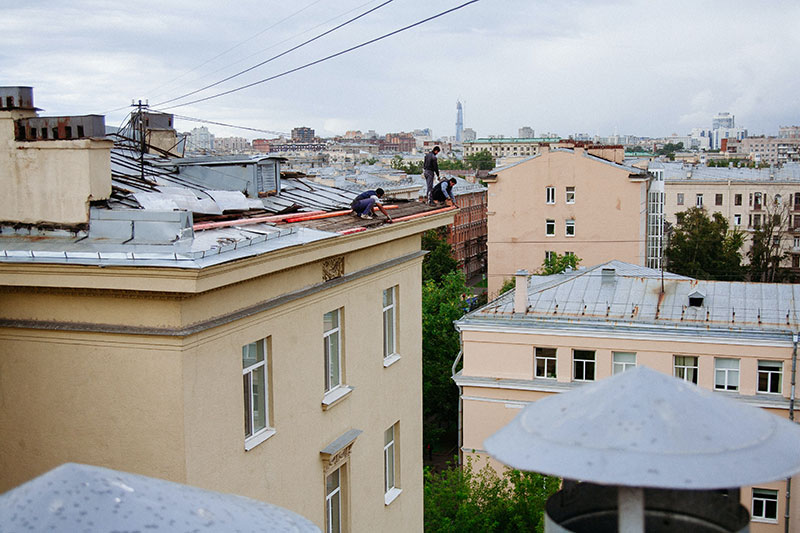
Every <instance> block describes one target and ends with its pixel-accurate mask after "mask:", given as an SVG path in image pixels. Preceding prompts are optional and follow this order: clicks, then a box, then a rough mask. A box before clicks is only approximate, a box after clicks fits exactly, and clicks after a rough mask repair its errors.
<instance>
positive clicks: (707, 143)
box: [686, 112, 747, 150]
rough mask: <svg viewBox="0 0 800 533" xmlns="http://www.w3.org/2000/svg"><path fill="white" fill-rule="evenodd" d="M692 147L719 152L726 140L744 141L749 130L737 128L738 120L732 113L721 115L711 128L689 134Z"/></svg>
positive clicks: (694, 130)
mask: <svg viewBox="0 0 800 533" xmlns="http://www.w3.org/2000/svg"><path fill="white" fill-rule="evenodd" d="M689 136H690V137H691V139H692V141H691V142H692V146H686V148H697V149H700V150H719V149H721V148H722V141H723V140H724V139H733V140H739V141H740V140H742V139H744V138H745V137H747V129H746V128H741V127H738V128H737V127H736V120H735V117H734V116H733V115H731V114H730V113H727V112H725V113H719V114H717V115H716V116H715V117H714V118H713V119H712V120H711V128H710V129H704V128H695V129H693V130H692V132H691V133H690V134H689Z"/></svg>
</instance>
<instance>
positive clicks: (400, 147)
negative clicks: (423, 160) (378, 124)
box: [379, 132, 417, 152]
mask: <svg viewBox="0 0 800 533" xmlns="http://www.w3.org/2000/svg"><path fill="white" fill-rule="evenodd" d="M379 146H380V150H381V151H392V152H411V151H413V150H414V149H415V148H416V146H417V141H416V139H415V138H414V134H413V133H407V132H400V133H387V134H386V136H385V137H384V139H383V141H381V142H380V143H379Z"/></svg>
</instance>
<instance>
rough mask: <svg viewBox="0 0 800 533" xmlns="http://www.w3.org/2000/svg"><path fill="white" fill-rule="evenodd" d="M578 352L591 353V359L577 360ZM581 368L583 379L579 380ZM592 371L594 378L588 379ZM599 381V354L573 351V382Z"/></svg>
mask: <svg viewBox="0 0 800 533" xmlns="http://www.w3.org/2000/svg"><path fill="white" fill-rule="evenodd" d="M578 352H586V353H591V354H592V358H591V359H577V358H576V357H575V356H576V354H577V353H578ZM579 367H580V368H581V373H582V375H583V378H578V368H579ZM588 370H591V374H592V377H591V378H590V379H586V375H587V374H588V373H589V372H588ZM595 379H597V353H596V352H595V351H594V350H572V380H573V381H594V380H595Z"/></svg>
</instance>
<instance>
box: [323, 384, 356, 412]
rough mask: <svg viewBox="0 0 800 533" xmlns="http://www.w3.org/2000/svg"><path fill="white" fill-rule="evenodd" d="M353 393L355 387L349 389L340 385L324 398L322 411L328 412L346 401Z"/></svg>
mask: <svg viewBox="0 0 800 533" xmlns="http://www.w3.org/2000/svg"><path fill="white" fill-rule="evenodd" d="M351 392H353V387H348V386H347V385H339V386H338V387H336V388H335V389H333V390H329V391H328V392H326V393H325V396H323V397H322V410H323V411H327V410H328V409H330V408H331V407H333V406H334V405H336V404H337V403H339V402H340V401H342V400H344V399H345V398H346V397H347V396H348V395H349V394H350V393H351Z"/></svg>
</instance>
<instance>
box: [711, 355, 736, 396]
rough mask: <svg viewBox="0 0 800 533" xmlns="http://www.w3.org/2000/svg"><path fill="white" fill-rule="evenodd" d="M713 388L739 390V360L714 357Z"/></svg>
mask: <svg viewBox="0 0 800 533" xmlns="http://www.w3.org/2000/svg"><path fill="white" fill-rule="evenodd" d="M714 388H715V389H716V390H739V360H738V359H724V358H720V357H718V358H716V359H714Z"/></svg>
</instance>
